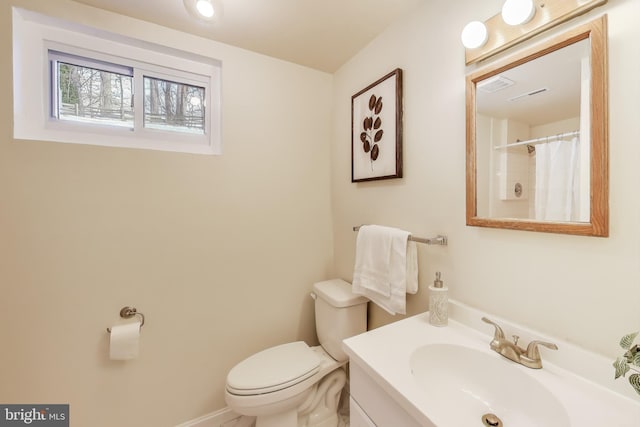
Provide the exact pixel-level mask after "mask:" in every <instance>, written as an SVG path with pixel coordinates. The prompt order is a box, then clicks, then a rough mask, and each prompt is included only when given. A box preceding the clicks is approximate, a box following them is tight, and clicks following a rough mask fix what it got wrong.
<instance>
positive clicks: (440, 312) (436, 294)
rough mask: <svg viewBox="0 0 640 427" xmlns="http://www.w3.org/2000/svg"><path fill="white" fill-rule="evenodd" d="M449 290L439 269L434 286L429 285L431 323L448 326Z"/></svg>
mask: <svg viewBox="0 0 640 427" xmlns="http://www.w3.org/2000/svg"><path fill="white" fill-rule="evenodd" d="M448 290H449V288H447V287H446V286H444V284H443V283H442V280H441V279H440V272H439V271H437V272H436V280H434V281H433V286H429V323H431V324H432V325H434V326H447V323H448V322H449V296H448Z"/></svg>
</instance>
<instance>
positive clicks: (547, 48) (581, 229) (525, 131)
mask: <svg viewBox="0 0 640 427" xmlns="http://www.w3.org/2000/svg"><path fill="white" fill-rule="evenodd" d="M606 35H607V18H606V15H604V16H602V17H600V18H598V19H596V20H593V21H591V22H589V23H586V24H583V25H580V26H578V27H576V28H573V29H571V30H568V31H566V32H564V33H562V34H560V35H557V36H555V37H553V38H551V39H549V40H547V41H545V42H542V43H540V44H538V45H537V46H534V47H533V48H530V49H527V50H525V51H523V52H521V53H518V54H515V55H513V56H512V57H510V58H507V59H506V60H503V61H500V62H498V63H496V64H492V65H489V66H487V67H486V68H484V69H481V70H479V71H476V72H474V73H472V74H470V75H468V76H467V78H466V92H467V100H466V116H467V123H466V126H467V128H466V132H467V150H466V151H467V152H466V155H467V164H466V168H467V194H466V196H467V197H466V203H467V207H466V217H467V225H470V226H479V227H492V228H507V229H517V230H528V231H539V232H549V233H564V234H577V235H585V236H599V237H606V236H608V234H609V174H608V163H609V159H608V158H609V156H608V151H609V148H608V147H609V144H608V101H607V92H608V83H607V40H606V37H607V36H606Z"/></svg>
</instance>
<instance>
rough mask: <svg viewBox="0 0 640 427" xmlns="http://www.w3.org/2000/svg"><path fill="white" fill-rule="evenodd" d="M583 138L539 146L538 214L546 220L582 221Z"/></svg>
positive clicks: (536, 192)
mask: <svg viewBox="0 0 640 427" xmlns="http://www.w3.org/2000/svg"><path fill="white" fill-rule="evenodd" d="M579 164H580V141H579V139H578V138H573V139H572V140H570V141H567V140H558V141H553V142H547V143H545V144H539V145H537V146H536V189H535V216H536V219H538V220H545V221H578V220H579V206H580V171H579Z"/></svg>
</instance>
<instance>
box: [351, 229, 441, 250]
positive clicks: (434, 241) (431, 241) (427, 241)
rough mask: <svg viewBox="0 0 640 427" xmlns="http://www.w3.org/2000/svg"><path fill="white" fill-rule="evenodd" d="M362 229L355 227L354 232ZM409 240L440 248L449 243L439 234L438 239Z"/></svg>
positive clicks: (419, 238) (417, 238) (416, 238)
mask: <svg viewBox="0 0 640 427" xmlns="http://www.w3.org/2000/svg"><path fill="white" fill-rule="evenodd" d="M360 227H362V226H361V225H358V226H355V227H353V231H358V230H360ZM409 240H412V241H414V242H417V243H424V244H426V245H440V246H447V244H448V243H449V241H448V239H447V236H443V235H441V234H438V235H437V236H436V237H432V238H429V239H427V238H424V237H415V236H411V235H410V236H409Z"/></svg>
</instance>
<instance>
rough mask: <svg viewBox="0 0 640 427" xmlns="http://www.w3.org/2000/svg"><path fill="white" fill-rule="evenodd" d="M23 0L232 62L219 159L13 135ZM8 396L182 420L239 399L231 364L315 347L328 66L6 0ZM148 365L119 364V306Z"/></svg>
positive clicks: (106, 417) (324, 232)
mask: <svg viewBox="0 0 640 427" xmlns="http://www.w3.org/2000/svg"><path fill="white" fill-rule="evenodd" d="M11 5H18V6H21V7H25V8H32V9H34V10H36V11H41V12H45V13H49V14H52V15H54V16H57V17H60V18H64V19H69V20H75V21H78V22H82V23H86V24H88V25H92V26H96V27H99V28H102V29H105V30H111V31H114V32H117V33H122V34H124V35H129V36H134V37H138V38H141V39H143V40H147V41H155V42H159V43H161V44H164V45H167V46H171V47H175V48H179V49H187V50H190V51H192V52H195V53H197V54H201V55H209V56H211V57H213V58H217V59H220V60H222V63H223V80H222V82H223V83H222V87H223V89H222V90H223V93H222V96H223V150H224V154H223V155H222V156H219V157H216V156H198V155H188V154H178V153H168V152H158V151H143V150H129V149H114V148H105V147H95V146H88V145H73V144H60V143H47V142H36V141H16V140H13V139H12V115H13V113H12V103H11V97H10V94H11V92H12V86H11V77H12V71H11V60H10V58H11V51H12V48H11ZM0 55H1V56H2V58H4V60H2V61H0V93H3V94H4V96H3V97H2V101H1V102H0V293H1V295H0V343H1V344H0V349H1V350H0V402H2V403H70V404H71V420H72V423H71V425H72V426H77V427H80V426H91V427H101V426H103V427H112V426H123V427H129V426H141V427H146V426H158V427H159V426H173V425H176V424H178V423H180V422H184V421H187V420H189V419H193V418H196V417H198V416H200V415H203V414H205V413H208V412H211V411H214V410H216V409H220V408H222V407H224V406H225V402H224V398H223V390H224V380H225V377H226V373H227V371H228V369H229V368H230V367H231V366H233V365H234V364H235V363H237V362H238V361H240V360H241V359H242V358H244V357H246V356H247V355H249V354H251V353H253V352H255V351H257V350H260V349H263V348H265V347H267V346H271V345H274V344H279V343H282V342H286V341H293V340H297V339H303V340H306V341H307V342H309V343H310V344H314V343H315V340H316V338H315V332H314V329H313V310H312V304H311V299H310V298H309V297H308V292H309V291H310V290H311V285H312V283H313V282H314V281H317V280H322V279H326V278H328V277H329V276H330V273H331V268H332V250H333V246H332V234H331V233H332V229H331V214H330V196H329V189H330V185H329V173H330V167H329V158H330V156H329V149H330V146H329V144H328V143H327V141H328V140H329V139H330V137H331V129H330V120H331V114H330V111H331V92H332V89H331V84H332V77H331V75H329V74H325V73H321V72H317V71H314V70H311V69H308V68H304V67H300V66H297V65H293V64H290V63H286V62H282V61H279V60H275V59H272V58H268V57H265V56H261V55H257V54H254V53H251V52H248V51H243V50H240V49H236V48H231V47H228V46H225V45H222V44H218V43H214V42H211V41H205V40H203V39H200V38H197V37H192V36H187V35H185V34H181V33H178V32H175V31H172V30H168V29H164V28H160V27H157V26H153V25H150V24H146V23H143V22H137V21H134V20H131V19H128V18H124V17H121V16H117V15H113V14H110V13H106V12H102V11H98V10H94V9H90V8H86V7H84V6H80V5H79V4H77V3H73V2H69V1H65V0H55V1H51V0H37V1H27V0H11V1H5V2H2V4H1V5H0ZM125 305H134V306H135V307H137V308H138V309H139V310H140V311H141V312H143V313H144V314H145V315H146V324H145V326H144V328H143V330H142V338H141V354H140V357H139V358H138V359H137V360H134V361H128V362H113V361H110V360H108V334H107V333H106V331H105V328H106V327H107V326H110V325H112V324H114V323H117V322H118V321H119V317H118V312H119V310H120V308H121V307H122V306H125Z"/></svg>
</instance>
